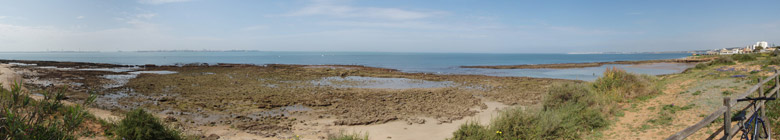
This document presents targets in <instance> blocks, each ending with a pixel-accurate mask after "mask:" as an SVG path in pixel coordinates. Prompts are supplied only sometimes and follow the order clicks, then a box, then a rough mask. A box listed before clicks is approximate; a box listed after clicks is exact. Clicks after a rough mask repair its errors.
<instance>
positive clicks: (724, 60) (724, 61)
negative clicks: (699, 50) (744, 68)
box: [710, 56, 735, 66]
mask: <svg viewBox="0 0 780 140" xmlns="http://www.w3.org/2000/svg"><path fill="white" fill-rule="evenodd" d="M733 64H735V63H734V59H732V58H731V57H726V56H721V57H718V58H715V59H714V60H712V61H711V62H710V66H712V65H733Z"/></svg>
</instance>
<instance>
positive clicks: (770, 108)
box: [765, 100, 780, 136]
mask: <svg viewBox="0 0 780 140" xmlns="http://www.w3.org/2000/svg"><path fill="white" fill-rule="evenodd" d="M766 119H767V120H765V121H767V122H768V123H769V127H771V130H772V136H780V101H777V100H775V101H769V102H766Z"/></svg>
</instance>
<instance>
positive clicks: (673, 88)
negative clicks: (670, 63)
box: [603, 80, 695, 140]
mask: <svg viewBox="0 0 780 140" xmlns="http://www.w3.org/2000/svg"><path fill="white" fill-rule="evenodd" d="M693 82H695V81H694V80H686V81H680V82H678V83H672V84H669V86H667V87H666V88H665V89H664V90H663V94H661V95H658V97H655V98H653V99H650V100H647V101H644V102H641V103H637V105H630V104H627V105H625V106H626V107H624V108H631V107H628V106H636V107H634V108H633V109H634V110H632V109H629V110H627V111H625V116H624V117H621V118H618V121H617V123H615V124H613V125H612V127H611V128H610V129H609V130H607V131H605V132H603V134H604V135H605V137H604V138H606V139H630V140H640V139H663V138H665V136H666V135H668V134H669V131H670V130H669V129H665V128H668V126H662V127H658V126H652V124H648V120H651V119H654V118H656V117H658V110H659V107H660V106H663V105H667V104H677V105H685V104H687V103H688V102H689V101H687V99H684V98H678V97H677V94H676V93H679V92H681V91H683V90H684V88H685V86H687V85H690V84H691V83H693ZM672 124H679V123H672ZM643 126H644V128H642V127H643ZM651 127H655V128H651ZM672 131H673V130H672Z"/></svg>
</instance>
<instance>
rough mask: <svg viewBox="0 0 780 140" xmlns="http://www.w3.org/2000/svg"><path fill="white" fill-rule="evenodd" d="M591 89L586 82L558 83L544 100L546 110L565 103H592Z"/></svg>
mask: <svg viewBox="0 0 780 140" xmlns="http://www.w3.org/2000/svg"><path fill="white" fill-rule="evenodd" d="M592 98H593V97H592V96H591V91H589V90H588V87H587V85H585V84H569V83H566V84H556V85H553V86H552V87H551V88H550V91H548V94H547V96H545V97H544V99H543V100H542V104H543V107H544V109H545V110H547V109H554V108H558V107H560V106H561V105H563V104H565V103H586V104H592Z"/></svg>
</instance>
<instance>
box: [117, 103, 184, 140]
mask: <svg viewBox="0 0 780 140" xmlns="http://www.w3.org/2000/svg"><path fill="white" fill-rule="evenodd" d="M115 132H116V134H117V136H119V138H121V139H123V140H128V139H129V140H151V139H159V140H179V139H182V137H181V134H180V132H178V131H176V130H173V129H171V128H168V127H166V126H165V125H163V124H162V122H160V119H158V118H157V117H154V116H153V115H152V114H149V113H147V112H146V111H144V110H142V109H136V110H133V111H131V112H128V113H127V114H125V118H124V119H122V120H121V121H120V122H119V124H118V125H117V127H116V128H115Z"/></svg>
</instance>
